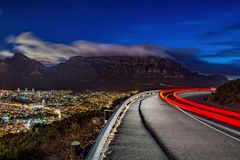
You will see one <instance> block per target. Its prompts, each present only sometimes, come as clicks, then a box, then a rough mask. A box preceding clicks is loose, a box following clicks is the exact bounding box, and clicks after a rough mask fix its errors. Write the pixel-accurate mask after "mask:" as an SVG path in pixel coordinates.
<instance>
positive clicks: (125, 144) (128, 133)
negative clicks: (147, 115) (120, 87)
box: [107, 98, 167, 160]
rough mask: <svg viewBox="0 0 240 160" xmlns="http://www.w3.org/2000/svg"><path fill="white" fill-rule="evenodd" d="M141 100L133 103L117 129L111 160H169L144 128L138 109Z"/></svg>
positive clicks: (111, 148) (109, 157)
mask: <svg viewBox="0 0 240 160" xmlns="http://www.w3.org/2000/svg"><path fill="white" fill-rule="evenodd" d="M142 99H144V98H139V99H137V100H136V101H135V102H133V103H132V104H131V106H130V108H129V109H128V111H127V113H126V115H125V116H124V118H123V120H122V122H121V124H120V126H119V127H118V129H117V133H116V135H115V139H114V140H113V142H112V143H111V145H110V146H109V147H110V150H109V151H110V152H111V153H110V154H109V155H108V156H107V159H111V160H120V159H124V160H125V159H126V160H131V159H133V160H138V159H144V160H146V159H167V158H166V156H165V154H164V153H163V151H162V150H161V148H160V147H159V146H158V145H157V143H156V142H155V141H154V139H153V138H152V136H151V135H150V134H149V133H148V131H147V130H146V128H145V127H144V126H143V124H142V121H141V118H140V115H139V112H138V109H139V104H140V101H141V100H142Z"/></svg>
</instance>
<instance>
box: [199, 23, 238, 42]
mask: <svg viewBox="0 0 240 160" xmlns="http://www.w3.org/2000/svg"><path fill="white" fill-rule="evenodd" d="M237 30H240V23H235V24H232V25H228V26H225V27H223V28H222V29H219V30H217V31H211V32H207V33H204V34H203V35H202V37H203V38H210V37H213V36H218V35H219V34H223V33H226V32H230V31H237Z"/></svg>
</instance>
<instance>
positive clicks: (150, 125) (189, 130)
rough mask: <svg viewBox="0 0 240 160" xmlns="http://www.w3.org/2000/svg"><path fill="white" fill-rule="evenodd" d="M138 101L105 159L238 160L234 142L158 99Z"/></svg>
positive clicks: (239, 151) (238, 144)
mask: <svg viewBox="0 0 240 160" xmlns="http://www.w3.org/2000/svg"><path fill="white" fill-rule="evenodd" d="M140 101H141V100H139V99H138V100H137V101H136V102H134V103H133V104H132V105H131V107H130V108H129V110H128V111H127V113H126V115H125V116H124V118H123V121H122V123H121V124H120V126H119V127H118V129H117V131H118V132H117V134H116V135H115V138H114V140H113V141H112V143H111V144H110V146H109V152H110V154H108V156H107V159H149V160H150V159H151V160H152V159H179V160H204V159H206V160H209V159H211V160H239V159H240V142H239V141H238V140H236V139H233V138H231V137H229V136H226V135H225V134H222V133H220V132H218V131H216V130H214V129H212V128H210V127H208V126H206V125H204V124H202V123H200V122H199V121H196V120H195V119H193V118H192V117H190V116H189V115H187V114H185V113H184V112H182V111H181V110H179V109H177V108H174V107H172V106H171V105H169V104H168V103H166V102H165V101H163V100H161V99H160V98H159V96H158V95H154V96H151V97H148V98H146V99H144V100H142V102H141V105H139V103H140ZM138 107H140V111H141V113H142V116H143V117H142V118H143V119H142V118H141V116H140V115H139V110H138ZM142 120H144V121H142ZM142 122H145V126H144V125H143V123H142Z"/></svg>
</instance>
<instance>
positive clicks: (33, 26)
mask: <svg viewBox="0 0 240 160" xmlns="http://www.w3.org/2000/svg"><path fill="white" fill-rule="evenodd" d="M0 29H1V30H0V56H1V57H5V56H7V55H9V54H12V52H13V51H16V50H20V51H26V48H24V49H22V48H21V47H19V46H18V45H19V43H20V44H23V43H24V44H25V43H28V45H29V43H31V42H30V41H31V40H32V39H34V40H36V39H37V40H39V41H38V42H37V44H41V45H43V44H42V41H43V43H44V45H45V44H46V43H47V45H51V44H55V43H56V44H61V45H63V44H64V45H66V46H68V47H69V46H71V45H72V44H73V42H76V41H79V40H84V41H90V42H96V43H104V44H120V45H128V46H130V45H137V44H149V45H159V46H165V47H170V48H176V49H180V48H181V49H180V51H178V52H174V53H170V54H171V55H172V56H173V57H175V58H176V59H177V60H179V61H181V62H184V63H185V65H186V66H187V67H189V68H191V69H192V70H196V71H199V72H202V73H207V74H209V73H211V74H212V73H220V74H225V75H227V76H240V1H239V0H207V1H204V0H191V1H190V0H189V1H187V0H167V1H161V0H155V1H154V0H76V1H73V0H39V1H38V0H34V1H33V0H1V1H0ZM22 35H23V36H22ZM35 44H36V43H31V45H35ZM56 46H58V45H55V46H54V47H56ZM66 46H65V47H66ZM28 47H29V46H28ZM31 47H32V46H31ZM32 48H33V47H32ZM28 49H29V48H28ZM44 49H45V48H44ZM64 49H65V48H64ZM35 50H37V49H36V48H35ZM51 51H52V50H51ZM1 54H2V55H1ZM49 56H52V55H51V54H49ZM30 57H31V55H30ZM32 57H34V56H33V55H32ZM36 59H37V58H36ZM37 60H38V59H37ZM62 60H63V61H64V60H65V57H63V59H62ZM40 61H41V59H40Z"/></svg>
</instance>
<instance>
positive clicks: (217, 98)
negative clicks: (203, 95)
mask: <svg viewBox="0 0 240 160" xmlns="http://www.w3.org/2000/svg"><path fill="white" fill-rule="evenodd" d="M208 102H209V103H211V104H215V105H219V106H222V107H224V108H227V109H231V110H235V111H240V79H237V80H233V81H230V82H228V83H225V84H223V85H221V86H219V87H218V88H217V90H216V93H213V94H212V95H210V96H209V97H208Z"/></svg>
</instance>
